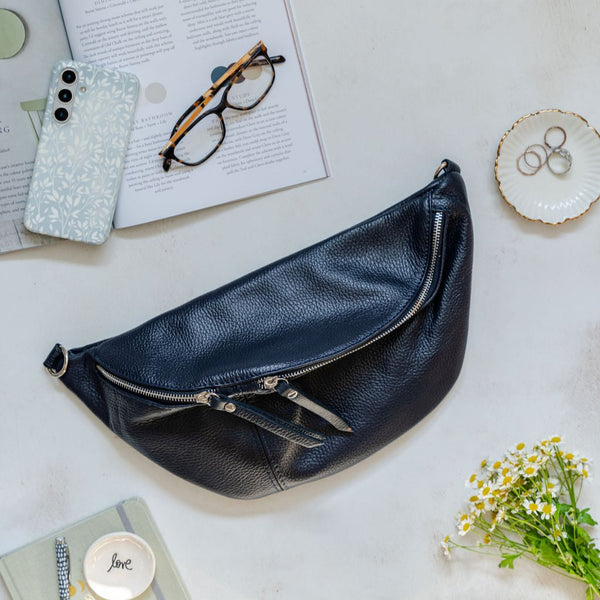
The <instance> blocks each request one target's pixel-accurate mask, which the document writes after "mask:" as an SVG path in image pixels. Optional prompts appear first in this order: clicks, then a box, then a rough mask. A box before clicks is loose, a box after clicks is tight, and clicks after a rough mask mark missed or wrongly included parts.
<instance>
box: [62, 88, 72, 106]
mask: <svg viewBox="0 0 600 600" xmlns="http://www.w3.org/2000/svg"><path fill="white" fill-rule="evenodd" d="M58 99H59V100H60V101H61V102H64V103H65V104H68V103H69V102H71V100H73V94H72V93H71V90H60V91H59V92H58Z"/></svg>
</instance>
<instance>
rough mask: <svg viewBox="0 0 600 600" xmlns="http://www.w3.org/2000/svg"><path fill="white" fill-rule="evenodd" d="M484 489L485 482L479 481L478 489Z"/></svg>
mask: <svg viewBox="0 0 600 600" xmlns="http://www.w3.org/2000/svg"><path fill="white" fill-rule="evenodd" d="M482 487H483V481H481V479H480V480H479V481H477V488H478V489H481V488H482Z"/></svg>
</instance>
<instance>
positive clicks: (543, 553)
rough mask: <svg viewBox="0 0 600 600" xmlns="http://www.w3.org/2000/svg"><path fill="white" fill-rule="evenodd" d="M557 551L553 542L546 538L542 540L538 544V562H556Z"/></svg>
mask: <svg viewBox="0 0 600 600" xmlns="http://www.w3.org/2000/svg"><path fill="white" fill-rule="evenodd" d="M558 558H559V557H558V553H557V552H556V548H555V547H554V544H553V543H552V542H550V541H548V540H542V541H541V543H540V546H539V556H538V562H539V563H542V564H545V563H548V564H553V565H555V564H558V562H559V560H558Z"/></svg>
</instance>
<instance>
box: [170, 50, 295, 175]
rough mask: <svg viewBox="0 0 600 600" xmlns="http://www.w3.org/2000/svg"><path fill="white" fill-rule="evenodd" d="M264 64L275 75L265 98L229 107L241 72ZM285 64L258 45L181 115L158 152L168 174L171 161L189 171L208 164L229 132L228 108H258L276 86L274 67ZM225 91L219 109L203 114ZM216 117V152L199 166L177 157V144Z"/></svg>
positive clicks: (196, 163)
mask: <svg viewBox="0 0 600 600" xmlns="http://www.w3.org/2000/svg"><path fill="white" fill-rule="evenodd" d="M263 61H266V63H268V64H270V65H271V69H272V71H273V79H272V80H271V83H270V84H269V86H268V87H267V89H266V90H265V91H264V93H263V94H262V96H261V97H260V98H259V99H258V100H257V101H256V102H254V104H252V105H250V106H246V107H240V106H233V105H231V104H229V102H228V100H227V94H228V93H229V90H230V89H231V88H232V86H233V84H234V83H235V82H236V80H237V79H238V77H239V76H240V74H241V73H242V71H244V69H246V68H247V67H249V66H250V65H252V64H256V65H260V64H265V63H264V62H263ZM283 62H285V58H284V57H283V56H280V55H277V56H269V55H268V54H267V47H266V46H265V45H264V44H263V42H262V41H261V42H258V43H257V44H255V45H254V46H253V47H252V48H250V50H248V52H246V54H244V56H242V58H240V59H239V60H238V61H237V62H236V63H234V64H233V65H231V66H230V67H229V68H228V69H227V70H226V71H225V73H223V75H221V77H219V79H218V80H217V81H215V83H214V84H213V85H212V86H211V87H210V88H209V89H208V90H207V91H206V92H204V94H202V96H200V98H198V100H196V102H194V103H193V104H192V105H191V106H190V107H189V108H188V109H187V110H186V111H185V112H184V113H183V114H182V115H181V117H179V120H178V121H177V123H175V126H174V127H173V130H172V131H171V136H170V138H169V141H168V142H167V144H166V145H165V146H164V148H163V149H162V150H161V151H160V152H159V155H160V156H162V157H163V159H164V160H163V169H164V170H165V171H168V170H169V169H170V168H171V161H173V160H174V161H176V162H178V163H180V164H182V165H186V166H188V167H195V166H198V165H201V164H202V163H203V162H205V161H206V160H208V159H209V158H210V157H211V156H212V155H213V154H214V153H215V152H216V151H217V150H218V149H219V148H220V147H221V144H222V143H223V140H224V139H225V134H226V128H225V121H224V120H223V117H222V113H223V111H224V110H225V109H226V108H232V109H233V110H241V111H246V110H252V109H253V108H255V107H256V106H257V105H258V104H260V102H262V100H263V99H264V97H265V96H266V95H267V94H268V93H269V91H270V89H271V88H272V87H273V83H275V68H274V67H273V65H275V64H278V63H283ZM223 88H225V91H224V92H223V96H222V97H221V101H220V102H219V104H218V106H216V107H215V108H213V109H211V110H208V111H206V112H204V113H203V112H202V110H203V109H204V107H205V106H206V105H207V104H208V103H209V102H210V101H211V100H212V99H213V98H214V97H215V96H216V95H217V94H218V93H219V91H220V90H221V89H223ZM214 114H216V115H217V116H218V117H219V120H220V122H221V131H222V135H221V139H220V140H219V143H218V144H217V145H216V146H215V148H214V149H213V150H212V151H211V152H210V153H209V154H207V155H206V156H205V157H204V158H202V160H199V161H198V162H187V161H185V160H182V159H180V158H177V157H176V156H175V148H176V147H177V144H179V142H180V141H181V140H182V139H183V138H184V137H185V136H186V135H187V134H188V132H189V131H190V130H191V129H192V128H193V127H194V126H195V125H197V124H198V123H199V122H200V121H201V120H202V119H204V118H205V117H207V116H209V115H214Z"/></svg>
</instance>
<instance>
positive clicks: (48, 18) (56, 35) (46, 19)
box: [0, 0, 71, 252]
mask: <svg viewBox="0 0 600 600" xmlns="http://www.w3.org/2000/svg"><path fill="white" fill-rule="evenodd" d="M70 57H71V52H70V50H69V44H68V42H67V36H66V33H65V30H64V26H63V22H62V18H61V14H60V7H59V6H58V4H57V2H56V1H55V0H27V2H23V0H4V2H2V8H0V252H8V251H11V250H20V249H21V248H27V247H30V246H39V245H41V244H43V243H48V242H49V241H50V239H51V238H46V237H44V236H40V235H36V234H33V233H30V232H28V231H27V230H26V229H25V228H24V227H23V214H24V211H25V202H26V201H27V193H28V191H29V181H30V179H31V174H32V172H33V162H34V160H35V153H36V149H37V143H38V136H39V132H40V128H41V125H42V115H43V113H44V108H45V106H46V96H47V94H48V82H49V79H50V71H51V69H52V67H53V65H54V63H55V62H57V61H58V60H60V59H63V58H70Z"/></svg>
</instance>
